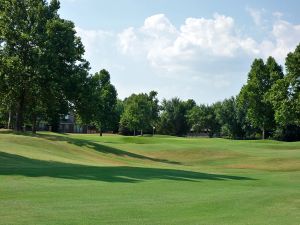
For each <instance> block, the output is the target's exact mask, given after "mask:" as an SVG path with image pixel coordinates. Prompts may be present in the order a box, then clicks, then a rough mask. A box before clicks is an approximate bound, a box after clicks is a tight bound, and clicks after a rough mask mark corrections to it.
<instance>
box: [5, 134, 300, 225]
mask: <svg viewBox="0 0 300 225" xmlns="http://www.w3.org/2000/svg"><path fill="white" fill-rule="evenodd" d="M299 171H300V143H299V142H294V143H285V142H277V141H267V140H266V141H232V140H226V139H206V138H203V139H186V138H177V137H171V136H156V137H123V136H114V135H109V136H103V137H99V136H97V135H80V134H77V135H73V134H54V133H47V132H45V133H38V134H37V135H35V136H32V135H29V134H28V135H16V134H12V133H10V132H6V131H2V132H1V133H0V218H1V220H0V224H3V225H4V224H5V225H8V224H298V223H297V222H298V221H300V213H299V208H300V201H299V196H300V172H299Z"/></svg>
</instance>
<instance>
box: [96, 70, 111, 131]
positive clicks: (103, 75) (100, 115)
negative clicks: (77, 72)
mask: <svg viewBox="0 0 300 225" xmlns="http://www.w3.org/2000/svg"><path fill="white" fill-rule="evenodd" d="M92 83H93V89H92V91H94V93H93V98H94V99H93V104H92V105H91V106H92V107H93V110H92V111H93V114H92V115H91V118H92V119H91V120H92V124H94V125H95V126H96V127H97V128H98V129H99V132H100V136H102V131H103V130H105V129H113V124H114V119H115V114H116V104H117V91H116V89H115V87H114V86H113V85H112V84H111V83H110V74H109V72H108V71H106V70H104V69H103V70H101V71H100V72H99V73H95V75H94V76H93V77H92ZM90 104H91V102H90Z"/></svg>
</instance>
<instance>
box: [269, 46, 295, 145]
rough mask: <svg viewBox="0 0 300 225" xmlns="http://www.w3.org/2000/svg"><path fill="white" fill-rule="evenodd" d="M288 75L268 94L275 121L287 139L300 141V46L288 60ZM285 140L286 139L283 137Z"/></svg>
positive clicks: (289, 55) (286, 64)
mask: <svg viewBox="0 0 300 225" xmlns="http://www.w3.org/2000/svg"><path fill="white" fill-rule="evenodd" d="M285 66H286V71H287V75H286V76H285V77H284V78H283V79H280V80H278V81H277V82H276V83H275V84H274V85H273V87H272V89H271V90H270V92H269V93H268V99H269V100H270V102H271V103H272V105H273V108H274V110H275V119H276V123H277V124H278V126H279V128H280V129H281V130H282V131H283V132H284V133H285V134H283V136H290V135H291V136H292V137H290V138H289V137H286V138H287V139H290V140H293V139H295V140H296V139H300V44H299V45H298V46H297V47H296V49H295V51H294V52H291V53H289V54H288V56H287V58H286V63H285ZM283 138H285V137H283Z"/></svg>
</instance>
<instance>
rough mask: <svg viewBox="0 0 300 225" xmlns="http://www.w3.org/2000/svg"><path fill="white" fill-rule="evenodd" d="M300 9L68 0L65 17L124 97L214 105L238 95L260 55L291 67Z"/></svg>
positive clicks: (272, 4) (278, 4)
mask: <svg viewBox="0 0 300 225" xmlns="http://www.w3.org/2000/svg"><path fill="white" fill-rule="evenodd" d="M299 11H300V2H299V1H297V0H294V1H293V0H286V1H279V0H278V1H271V0H269V1H267V0H260V1H257V0H252V1H236V0H235V1H234V0H227V1H220V0H214V1H200V0H185V1H174V0H173V1H172V0H152V1H149V0H148V1H146V0H119V1H101V0H61V9H60V15H61V16H62V17H63V18H65V19H70V20H72V21H73V22H74V23H75V25H76V30H77V32H78V35H79V36H80V37H81V38H82V41H83V43H84V45H85V48H86V55H85V57H86V58H87V59H88V60H89V61H90V63H91V67H92V69H91V72H92V73H94V72H96V71H98V70H100V69H102V68H105V69H107V70H108V71H109V72H110V74H111V79H112V83H113V84H114V85H115V86H116V88H117V90H118V94H119V98H122V99H123V98H124V97H127V96H129V95H130V94H131V93H140V92H149V91H151V90H156V91H157V92H158V94H159V98H160V99H162V98H167V99H169V98H171V97H180V98H181V99H184V100H186V99H190V98H192V99H194V100H196V102H197V103H212V102H215V101H218V100H223V99H224V98H228V97H230V96H232V95H236V94H238V92H239V90H240V88H241V87H242V85H243V84H244V83H245V82H246V79H247V73H248V71H249V69H250V65H251V62H252V61H253V59H254V58H257V57H261V58H264V59H266V58H267V57H268V56H269V55H272V56H274V57H275V58H276V60H277V61H278V62H279V63H280V64H282V65H284V58H285V56H286V54H287V53H288V52H290V51H292V50H293V49H294V48H295V47H296V45H297V44H299V43H300V14H299Z"/></svg>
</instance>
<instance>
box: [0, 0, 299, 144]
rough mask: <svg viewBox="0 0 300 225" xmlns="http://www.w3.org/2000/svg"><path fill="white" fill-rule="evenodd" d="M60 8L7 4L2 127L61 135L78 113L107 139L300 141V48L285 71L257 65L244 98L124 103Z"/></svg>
mask: <svg viewBox="0 0 300 225" xmlns="http://www.w3.org/2000/svg"><path fill="white" fill-rule="evenodd" d="M59 8H60V3H59V1H58V0H51V1H50V2H47V1H45V0H31V1H28V0H0V124H2V126H4V127H7V128H13V129H15V130H16V131H23V130H24V126H26V125H27V126H30V127H31V129H32V132H36V130H37V127H38V124H39V123H40V122H41V121H43V122H45V123H47V124H49V126H51V128H52V131H59V123H60V120H61V118H63V117H64V116H65V115H68V114H69V113H72V114H74V115H75V116H76V121H77V123H78V124H82V125H89V126H92V127H94V128H95V129H97V130H98V131H99V133H100V134H102V132H104V131H114V132H119V133H121V134H124V135H136V134H140V135H143V134H144V133H154V132H155V133H160V134H168V135H178V136H185V135H187V134H190V133H192V134H203V133H205V134H207V135H209V136H210V137H228V138H233V139H249V138H263V139H264V138H275V139H280V140H299V139H300V45H298V46H297V47H296V49H295V50H294V51H293V52H291V53H289V54H288V55H287V57H286V60H285V70H283V68H282V67H281V66H280V65H279V64H278V63H277V62H276V61H275V59H274V58H273V57H269V58H268V59H267V60H266V62H264V61H263V60H262V59H255V60H254V61H253V63H252V65H251V69H250V72H249V74H248V80H247V83H246V84H245V85H244V86H243V87H242V89H241V91H240V93H239V94H238V95H237V96H235V97H231V98H229V99H225V100H224V101H221V102H216V103H213V104H210V105H205V104H200V105H197V104H196V102H195V101H194V100H192V99H190V100H187V101H183V100H181V99H179V98H172V99H170V100H166V99H164V100H162V101H161V102H159V100H158V98H157V92H155V91H151V92H150V93H140V94H132V95H131V96H129V97H128V98H125V99H124V100H120V99H118V98H117V91H116V89H115V87H114V86H113V85H112V84H111V82H110V74H109V72H108V71H107V70H104V69H103V70H101V71H99V72H97V73H95V74H90V73H89V70H90V65H89V62H88V61H87V60H85V59H84V57H83V56H84V46H83V44H82V42H81V40H80V38H79V37H78V36H76V31H75V25H74V23H73V22H72V21H69V20H65V19H63V18H61V17H60V15H59V14H58V10H59Z"/></svg>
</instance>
